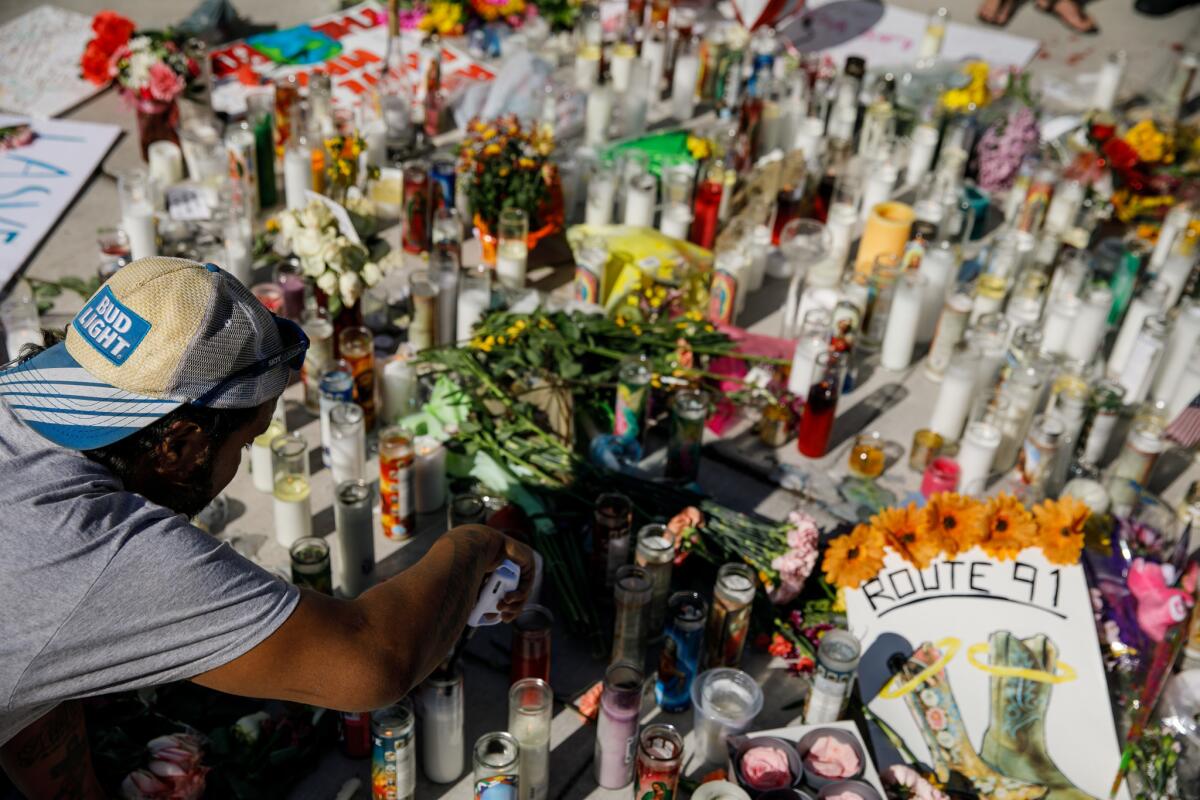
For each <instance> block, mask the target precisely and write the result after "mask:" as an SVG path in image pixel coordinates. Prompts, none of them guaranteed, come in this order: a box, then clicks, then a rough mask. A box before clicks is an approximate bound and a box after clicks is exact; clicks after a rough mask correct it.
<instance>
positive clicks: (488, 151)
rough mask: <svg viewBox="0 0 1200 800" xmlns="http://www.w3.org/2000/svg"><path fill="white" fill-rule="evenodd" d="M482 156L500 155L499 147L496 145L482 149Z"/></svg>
mask: <svg viewBox="0 0 1200 800" xmlns="http://www.w3.org/2000/svg"><path fill="white" fill-rule="evenodd" d="M483 154H484V155H485V156H496V155H500V145H498V144H489V145H488V146H487V147H485V148H483Z"/></svg>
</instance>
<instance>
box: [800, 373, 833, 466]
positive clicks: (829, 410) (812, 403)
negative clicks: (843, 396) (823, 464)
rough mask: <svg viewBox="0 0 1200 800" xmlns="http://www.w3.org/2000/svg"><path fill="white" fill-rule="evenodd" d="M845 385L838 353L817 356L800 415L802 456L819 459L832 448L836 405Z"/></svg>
mask: <svg viewBox="0 0 1200 800" xmlns="http://www.w3.org/2000/svg"><path fill="white" fill-rule="evenodd" d="M841 385H842V359H841V358H839V357H838V355H837V353H834V352H825V353H821V355H819V356H817V364H816V366H815V367H814V368H813V382H812V386H811V387H810V388H809V390H808V399H807V402H805V404H804V412H803V413H802V414H801V415H800V429H799V431H798V433H797V446H798V447H799V449H800V454H801V455H805V456H808V457H809V458H820V457H821V456H823V455H825V451H826V450H827V449H828V448H829V435H830V433H832V431H833V420H834V417H836V416H837V401H838V395H839V394H840V389H841Z"/></svg>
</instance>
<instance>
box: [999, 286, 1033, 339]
mask: <svg viewBox="0 0 1200 800" xmlns="http://www.w3.org/2000/svg"><path fill="white" fill-rule="evenodd" d="M1004 318H1005V319H1007V320H1008V341H1009V342H1011V341H1012V337H1013V334H1014V333H1016V332H1017V328H1019V327H1021V326H1022V325H1029V326H1031V327H1035V328H1036V327H1037V324H1038V323H1039V322H1041V321H1042V303H1041V301H1040V300H1039V299H1038V298H1036V297H1029V296H1028V295H1018V296H1015V297H1011V298H1009V301H1008V308H1006V309H1004Z"/></svg>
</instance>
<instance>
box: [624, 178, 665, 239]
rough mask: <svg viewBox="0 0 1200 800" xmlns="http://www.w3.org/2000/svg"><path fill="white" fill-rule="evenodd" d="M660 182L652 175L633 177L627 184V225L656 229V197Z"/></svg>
mask: <svg viewBox="0 0 1200 800" xmlns="http://www.w3.org/2000/svg"><path fill="white" fill-rule="evenodd" d="M657 193H658V181H657V179H656V178H655V177H654V176H653V175H651V174H650V173H644V174H641V175H635V176H633V177H632V178H631V179H630V180H629V181H628V182H627V183H626V184H625V220H624V221H625V224H626V225H637V226H641V227H645V228H652V227H654V204H655V199H656V197H655V195H656V194H657Z"/></svg>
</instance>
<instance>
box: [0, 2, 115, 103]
mask: <svg viewBox="0 0 1200 800" xmlns="http://www.w3.org/2000/svg"><path fill="white" fill-rule="evenodd" d="M91 38H92V18H91V17H89V16H87V15H85V14H80V13H78V12H76V11H67V10H66V9H64V8H58V7H57V6H49V5H47V6H38V7H37V8H35V9H33V10H32V11H29V12H27V13H25V14H23V15H21V16H19V17H17V18H16V19H14V20H12V21H11V22H8V23H7V24H5V25H3V26H0V64H3V65H4V67H3V69H0V109H3V110H4V111H10V112H12V113H14V114H27V115H29V116H31V117H56V116H58V115H59V114H62V113H63V112H65V111H67V110H69V109H71V108H73V107H75V106H77V105H79V104H80V103H82V102H83V101H84V100H87V99H88V98H89V97H91V96H93V95H94V94H96V92H98V91H100V90H101V89H102V88H103V87H101V86H95V85H93V84H91V83H89V82H87V81H85V80H84V79H83V78H81V77H80V75H79V57H80V56H81V55H83V51H84V49H85V48H86V47H87V43H88V41H89V40H90V39H91Z"/></svg>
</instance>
